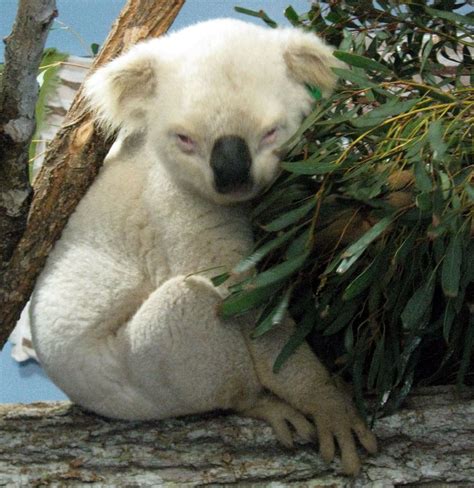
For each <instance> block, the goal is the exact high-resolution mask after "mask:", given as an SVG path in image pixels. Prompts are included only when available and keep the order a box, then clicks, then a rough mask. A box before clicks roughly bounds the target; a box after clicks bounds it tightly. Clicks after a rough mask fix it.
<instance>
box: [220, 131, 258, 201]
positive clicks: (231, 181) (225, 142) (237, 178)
mask: <svg viewBox="0 0 474 488" xmlns="http://www.w3.org/2000/svg"><path fill="white" fill-rule="evenodd" d="M251 165H252V156H251V155H250V150H249V147H248V145H247V143H246V142H245V140H244V139H242V138H241V137H238V136H223V137H220V138H219V139H217V140H216V141H215V143H214V147H213V148H212V152H211V168H212V170H213V172H214V183H215V185H216V190H217V191H218V192H219V193H230V192H232V191H235V190H238V189H239V188H240V187H242V186H243V185H245V184H247V183H249V182H250V166H251Z"/></svg>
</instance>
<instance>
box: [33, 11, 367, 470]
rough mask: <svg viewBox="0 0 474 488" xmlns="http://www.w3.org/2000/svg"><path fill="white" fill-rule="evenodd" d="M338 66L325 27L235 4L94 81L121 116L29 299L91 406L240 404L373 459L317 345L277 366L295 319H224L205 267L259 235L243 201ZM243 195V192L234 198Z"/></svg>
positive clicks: (113, 410)
mask: <svg viewBox="0 0 474 488" xmlns="http://www.w3.org/2000/svg"><path fill="white" fill-rule="evenodd" d="M335 64H337V60H336V59H335V58H334V57H333V56H332V54H331V49H330V48H329V47H327V46H326V45H325V44H324V43H323V42H322V41H321V40H320V39H318V38H317V37H316V36H315V35H313V34H310V33H304V32H302V31H300V30H296V29H291V28H290V29H275V30H271V29H267V28H264V27H259V26H255V25H253V24H248V23H245V22H241V21H236V20H229V19H220V20H213V21H209V22H204V23H200V24H196V25H194V26H191V27H188V28H186V29H183V30H181V31H179V32H176V33H173V34H171V35H168V36H165V37H162V38H159V39H152V40H149V41H147V42H144V43H141V44H139V45H136V46H135V47H133V48H131V49H130V51H128V52H127V53H126V54H124V55H122V56H120V57H118V58H117V59H115V60H114V61H112V62H111V63H110V64H108V65H106V66H105V67H102V68H99V69H98V70H97V71H96V72H95V73H93V74H92V75H91V76H90V78H89V79H88V80H87V81H86V85H85V89H86V94H87V97H88V98H89V99H90V103H91V107H92V108H93V110H94V111H95V112H96V114H97V119H98V120H99V122H100V123H101V124H102V126H103V127H105V128H106V129H107V130H108V131H109V132H111V131H114V130H116V129H120V134H119V138H118V140H117V142H116V143H115V144H114V146H113V148H112V150H111V151H110V153H109V155H108V157H107V159H106V161H105V164H104V166H103V168H102V170H101V172H100V174H99V176H98V177H97V179H96V180H95V182H94V184H93V185H92V187H91V188H90V190H89V191H88V193H87V194H86V196H85V197H84V199H83V200H82V201H81V203H80V204H79V206H78V208H77V210H76V212H75V213H74V214H73V215H72V217H71V219H70V220H69V223H68V225H67V227H66V229H65V231H64V233H63V235H62V238H61V239H60V241H58V243H57V244H56V246H55V248H54V249H53V251H52V253H51V255H50V257H49V260H48V263H47V265H46V268H45V269H44V272H43V273H42V275H41V277H40V279H39V282H38V284H37V287H36V290H35V292H34V295H33V297H32V301H31V317H32V332H33V341H34V345H35V349H36V351H37V353H38V356H39V358H40V362H41V364H42V365H43V366H44V368H45V370H46V372H47V373H48V375H49V376H50V377H51V379H52V380H53V381H54V382H55V383H56V384H57V385H58V386H59V387H60V388H62V389H63V390H64V392H65V393H66V394H67V395H68V396H69V397H70V398H71V399H72V400H73V401H74V402H76V403H77V404H79V405H81V406H83V407H85V408H86V409H89V410H92V411H94V412H97V413H98V414H101V415H105V416H108V417H114V418H122V419H162V418H166V417H172V416H179V415H185V414H195V413H199V412H205V411H210V410H214V409H232V410H234V411H236V412H239V413H241V414H243V415H248V416H252V417H257V418H261V419H265V420H266V421H268V422H269V423H270V424H271V425H272V427H273V429H274V431H275V434H276V436H277V437H278V439H279V440H280V441H281V442H283V444H285V445H291V444H292V436H293V434H292V431H291V430H290V428H289V425H288V424H290V425H292V426H293V427H294V430H295V432H296V433H297V434H298V435H299V436H301V437H303V438H305V439H310V438H313V436H315V435H316V432H317V436H318V438H319V444H320V451H321V454H322V456H323V458H324V459H326V460H328V461H329V460H331V459H333V457H334V452H335V442H334V439H336V440H337V443H338V445H339V447H340V450H341V455H342V465H343V469H344V471H345V472H346V473H351V474H355V473H357V472H358V470H359V466H360V461H359V457H358V454H357V451H356V446H355V442H354V439H353V434H352V432H351V431H354V432H355V434H356V435H357V437H358V438H359V440H360V441H361V443H362V444H363V445H364V446H365V448H366V449H367V450H368V451H370V452H375V451H376V440H375V437H374V436H373V434H372V433H371V432H370V431H369V430H368V429H367V427H366V426H365V424H364V422H363V421H362V420H361V419H360V418H359V416H358V415H357V413H356V411H355V409H354V407H353V406H352V404H351V402H350V400H349V399H347V398H346V396H345V395H344V394H343V393H342V392H341V391H340V390H339V389H338V388H337V387H336V386H335V385H334V382H333V381H332V379H331V377H330V375H329V374H328V372H327V371H326V369H325V368H324V367H323V366H322V365H321V363H320V362H319V361H318V359H317V358H316V357H315V356H314V355H313V353H312V352H311V351H310V349H309V347H308V346H306V345H305V346H302V347H300V348H299V349H298V351H297V352H296V353H295V354H294V355H293V356H292V357H291V358H290V359H289V360H288V361H287V363H286V364H285V365H284V367H283V368H282V370H281V371H280V372H279V373H278V374H274V373H273V372H272V366H273V363H274V361H275V358H276V356H277V355H278V353H279V352H280V350H281V348H282V346H283V345H284V344H285V343H286V341H287V339H288V337H289V336H290V335H291V333H292V330H293V323H292V321H291V320H290V319H288V320H287V322H286V323H285V324H284V325H282V326H280V327H279V328H277V329H276V330H274V331H271V332H270V333H268V334H266V335H264V336H262V337H261V338H259V339H256V340H250V338H249V333H250V331H251V330H252V316H251V315H248V316H245V317H241V318H238V319H233V320H228V321H224V320H222V319H220V318H219V316H218V315H217V312H216V309H217V305H218V304H219V302H220V300H221V299H222V296H223V293H224V292H223V291H222V290H220V289H216V288H215V287H213V286H212V284H211V282H210V281H209V279H208V278H206V277H205V276H202V275H195V274H194V275H193V276H189V275H191V274H193V273H195V272H196V271H199V270H203V269H209V268H211V267H215V266H220V265H224V266H227V267H228V268H231V267H232V266H233V265H235V264H236V262H238V261H239V260H240V259H241V258H242V257H243V256H245V255H246V254H247V253H248V252H249V251H250V250H251V248H252V233H251V226H250V222H249V218H248V207H247V206H246V204H245V203H244V202H245V201H248V200H249V199H251V198H252V197H253V196H255V195H256V194H257V193H259V192H260V191H262V190H263V189H265V188H266V187H268V185H269V184H270V183H271V182H272V181H273V180H274V178H275V177H276V175H277V173H278V171H279V164H278V163H279V160H278V154H277V148H278V147H279V146H280V145H281V144H282V143H283V142H284V141H285V140H286V139H287V138H288V137H289V136H291V135H292V134H293V133H294V132H295V131H296V129H297V128H298V126H299V124H300V123H301V120H302V118H303V117H304V116H305V115H306V114H308V113H309V111H310V110H311V107H312V98H311V96H310V94H309V93H308V90H307V88H306V87H305V83H309V84H312V85H316V86H318V87H319V88H320V89H321V90H322V92H323V93H327V92H330V90H331V88H332V86H333V84H334V77H333V74H332V72H331V69H330V67H331V66H333V65H335ZM230 204H233V205H230Z"/></svg>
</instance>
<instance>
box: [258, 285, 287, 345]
mask: <svg viewBox="0 0 474 488" xmlns="http://www.w3.org/2000/svg"><path fill="white" fill-rule="evenodd" d="M292 293H293V286H290V287H289V288H288V289H287V290H286V291H285V293H284V294H283V296H282V297H281V299H280V301H279V302H278V303H277V305H276V307H275V308H274V309H273V310H272V311H271V312H270V313H269V314H268V315H267V316H266V317H265V318H264V319H263V320H262V321H260V322H259V323H257V324H256V328H255V329H254V330H253V332H252V334H251V337H252V338H253V339H255V338H257V337H260V336H262V335H263V334H266V333H267V332H268V331H270V330H271V329H273V327H275V326H276V325H279V324H281V323H282V322H283V320H284V319H285V317H286V313H287V310H288V304H289V303H290V298H291V294H292Z"/></svg>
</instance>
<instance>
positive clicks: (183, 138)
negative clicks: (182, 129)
mask: <svg viewBox="0 0 474 488" xmlns="http://www.w3.org/2000/svg"><path fill="white" fill-rule="evenodd" d="M176 139H177V141H178V145H179V147H180V148H181V149H182V150H183V151H184V152H187V153H192V152H194V151H195V150H196V143H195V142H194V141H193V140H192V139H191V138H190V137H189V136H187V135H185V134H176Z"/></svg>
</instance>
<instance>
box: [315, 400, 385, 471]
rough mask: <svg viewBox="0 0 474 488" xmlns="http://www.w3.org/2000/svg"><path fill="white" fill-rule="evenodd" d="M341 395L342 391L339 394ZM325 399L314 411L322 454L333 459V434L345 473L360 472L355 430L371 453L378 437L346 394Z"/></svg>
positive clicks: (375, 449)
mask: <svg viewBox="0 0 474 488" xmlns="http://www.w3.org/2000/svg"><path fill="white" fill-rule="evenodd" d="M337 397H342V395H339V394H338V395H337ZM335 400H336V401H333V402H327V403H325V404H324V405H323V406H322V408H319V409H318V411H317V412H316V413H315V414H313V419H314V423H315V425H316V429H317V433H318V439H319V449H320V453H321V457H322V458H323V459H324V460H325V461H326V462H331V461H332V460H333V459H334V456H335V452H336V448H335V443H334V438H335V439H336V441H337V444H338V446H339V449H340V451H341V463H342V469H343V471H344V473H345V474H347V475H351V476H357V474H359V471H360V466H361V463H360V458H359V455H358V453H357V448H356V444H355V440H354V436H353V433H355V434H356V436H357V438H358V439H359V441H360V443H361V444H362V446H363V447H364V448H365V449H366V450H367V451H368V452H369V453H371V454H375V453H376V452H377V439H376V438H375V435H374V434H373V433H372V432H371V431H370V430H369V428H368V427H367V426H366V425H365V423H364V421H363V420H362V419H361V418H360V416H359V415H358V413H357V412H356V410H355V408H354V407H353V406H352V404H350V403H349V401H348V400H347V399H345V398H337V399H335Z"/></svg>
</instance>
